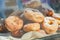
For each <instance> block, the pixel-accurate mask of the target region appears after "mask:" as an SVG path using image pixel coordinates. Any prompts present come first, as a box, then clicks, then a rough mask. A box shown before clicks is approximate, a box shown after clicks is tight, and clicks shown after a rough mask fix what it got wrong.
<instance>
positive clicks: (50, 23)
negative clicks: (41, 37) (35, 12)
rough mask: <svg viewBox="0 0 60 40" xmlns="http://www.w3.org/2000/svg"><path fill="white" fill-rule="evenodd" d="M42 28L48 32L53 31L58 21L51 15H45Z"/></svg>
mask: <svg viewBox="0 0 60 40" xmlns="http://www.w3.org/2000/svg"><path fill="white" fill-rule="evenodd" d="M42 29H44V30H45V31H46V33H48V34H52V33H55V32H56V31H57V29H58V23H57V21H56V19H54V18H52V17H45V18H44V22H43V23H42Z"/></svg>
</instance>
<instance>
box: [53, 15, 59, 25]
mask: <svg viewBox="0 0 60 40" xmlns="http://www.w3.org/2000/svg"><path fill="white" fill-rule="evenodd" d="M53 17H54V18H55V19H56V20H57V23H58V25H60V14H54V15H53Z"/></svg>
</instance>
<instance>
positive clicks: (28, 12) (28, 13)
mask: <svg viewBox="0 0 60 40" xmlns="http://www.w3.org/2000/svg"><path fill="white" fill-rule="evenodd" d="M24 16H25V18H26V19H27V20H30V21H32V22H36V23H41V22H42V21H43V20H44V16H43V14H42V13H41V12H39V10H36V9H31V8H26V9H25V10H24Z"/></svg>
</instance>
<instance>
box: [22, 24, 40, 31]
mask: <svg viewBox="0 0 60 40" xmlns="http://www.w3.org/2000/svg"><path fill="white" fill-rule="evenodd" d="M39 29H40V24H39V23H29V24H26V25H24V27H23V30H24V31H25V32H29V31H37V30H39Z"/></svg>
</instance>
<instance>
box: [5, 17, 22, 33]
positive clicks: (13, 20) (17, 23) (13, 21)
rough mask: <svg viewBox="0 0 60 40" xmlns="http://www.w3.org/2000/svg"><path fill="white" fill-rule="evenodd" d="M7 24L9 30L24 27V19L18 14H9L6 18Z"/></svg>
mask: <svg viewBox="0 0 60 40" xmlns="http://www.w3.org/2000/svg"><path fill="white" fill-rule="evenodd" d="M5 25H6V28H7V29H8V30H9V31H11V32H12V31H16V30H19V29H21V28H22V26H23V20H22V19H20V18H18V17H17V16H9V17H8V18H6V19H5Z"/></svg>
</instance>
